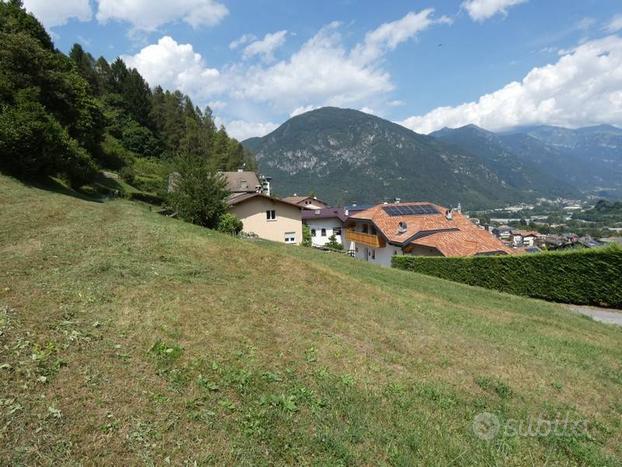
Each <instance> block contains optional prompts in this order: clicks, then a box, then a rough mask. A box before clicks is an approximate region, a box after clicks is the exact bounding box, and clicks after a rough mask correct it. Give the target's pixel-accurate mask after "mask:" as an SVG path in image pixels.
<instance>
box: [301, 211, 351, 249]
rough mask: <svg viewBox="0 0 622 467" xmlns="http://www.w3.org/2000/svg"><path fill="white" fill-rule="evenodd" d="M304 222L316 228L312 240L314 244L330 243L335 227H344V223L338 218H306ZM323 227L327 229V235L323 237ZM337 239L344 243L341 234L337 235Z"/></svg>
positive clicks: (311, 227)
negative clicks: (329, 239)
mask: <svg viewBox="0 0 622 467" xmlns="http://www.w3.org/2000/svg"><path fill="white" fill-rule="evenodd" d="M304 223H305V224H307V225H308V226H309V228H310V229H315V237H313V236H312V237H311V242H312V243H313V245H314V246H324V245H326V243H328V238H329V237H330V236H331V235H332V234H333V230H334V229H335V227H339V228H341V229H343V223H342V222H341V221H340V220H339V219H337V218H333V219H305V220H304ZM322 229H326V236H325V237H322ZM335 237H336V238H337V241H338V242H339V243H341V244H342V245H343V240H342V236H341V235H335Z"/></svg>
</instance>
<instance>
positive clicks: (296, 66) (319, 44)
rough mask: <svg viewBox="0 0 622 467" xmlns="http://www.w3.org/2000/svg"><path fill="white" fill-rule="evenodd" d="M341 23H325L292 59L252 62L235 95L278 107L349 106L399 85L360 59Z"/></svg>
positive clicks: (239, 81)
mask: <svg viewBox="0 0 622 467" xmlns="http://www.w3.org/2000/svg"><path fill="white" fill-rule="evenodd" d="M338 28H339V24H338V23H332V24H330V25H328V26H326V27H324V28H322V29H321V30H320V31H319V32H318V33H317V34H316V35H315V36H313V37H312V38H311V39H310V40H309V41H307V42H306V43H305V44H304V45H303V46H302V47H301V48H300V50H298V51H297V52H295V53H294V54H293V55H292V56H291V57H290V58H289V59H288V60H283V61H280V62H278V63H275V64H274V65H272V66H269V67H263V66H251V67H249V68H248V69H247V70H246V72H245V73H244V75H243V76H240V75H239V74H238V73H236V72H235V70H234V73H233V74H234V75H236V76H237V77H238V79H237V84H236V87H235V89H234V90H233V95H234V96H235V97H236V98H239V99H251V100H254V101H257V102H268V101H269V102H271V103H272V104H273V106H275V107H277V108H278V109H283V110H285V109H291V108H295V107H298V106H305V105H310V104H315V105H317V104H320V105H324V104H332V105H348V104H352V103H356V102H360V101H363V100H365V99H366V98H368V97H370V96H372V95H376V94H378V93H383V92H387V91H390V90H391V89H393V85H392V84H391V82H390V77H389V74H388V73H386V72H385V71H383V70H381V69H380V68H378V67H376V66H370V65H366V64H360V63H357V62H356V61H355V60H353V59H352V58H351V57H350V55H349V52H348V50H346V49H345V48H344V47H343V45H342V42H341V35H340V34H339V31H338Z"/></svg>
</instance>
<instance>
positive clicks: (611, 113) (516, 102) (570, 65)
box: [401, 36, 622, 133]
mask: <svg viewBox="0 0 622 467" xmlns="http://www.w3.org/2000/svg"><path fill="white" fill-rule="evenodd" d="M469 123H474V124H476V125H479V126H482V127H484V128H487V129H489V130H498V129H504V128H510V127H514V126H519V125H531V124H553V125H561V126H568V127H576V126H582V125H586V124H596V123H613V124H618V125H620V124H622V38H621V37H618V36H608V37H605V38H602V39H598V40H593V41H589V42H586V43H583V44H581V45H580V46H578V47H576V48H575V49H573V50H571V51H569V52H568V53H567V54H565V55H563V56H562V57H561V58H560V59H559V61H558V62H557V63H555V64H551V65H546V66H543V67H537V68H534V69H532V70H531V71H530V72H529V73H528V74H527V75H526V76H525V77H524V78H523V80H522V81H520V82H518V81H515V82H512V83H510V84H508V85H507V86H505V87H503V88H502V89H499V90H498V91H495V92H493V93H490V94H486V95H484V96H482V97H480V98H479V100H478V101H477V102H469V103H465V104H462V105H458V106H456V107H439V108H437V109H434V110H432V111H431V112H429V113H427V114H425V115H423V116H417V117H410V118H407V119H406V120H404V121H403V122H401V124H402V125H404V126H406V127H408V128H410V129H412V130H415V131H418V132H421V133H429V132H431V131H434V130H437V129H440V128H443V127H445V126H447V127H454V128H455V127H459V126H463V125H466V124H469Z"/></svg>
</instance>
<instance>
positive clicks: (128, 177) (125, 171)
mask: <svg viewBox="0 0 622 467" xmlns="http://www.w3.org/2000/svg"><path fill="white" fill-rule="evenodd" d="M119 176H120V177H121V178H122V179H123V180H125V181H126V182H127V183H129V184H130V185H133V184H134V181H135V180H136V174H135V173H134V169H133V168H132V167H130V166H126V167H123V168H122V169H121V170H119Z"/></svg>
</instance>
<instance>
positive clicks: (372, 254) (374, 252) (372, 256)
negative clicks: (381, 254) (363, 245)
mask: <svg viewBox="0 0 622 467" xmlns="http://www.w3.org/2000/svg"><path fill="white" fill-rule="evenodd" d="M371 259H376V250H371Z"/></svg>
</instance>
